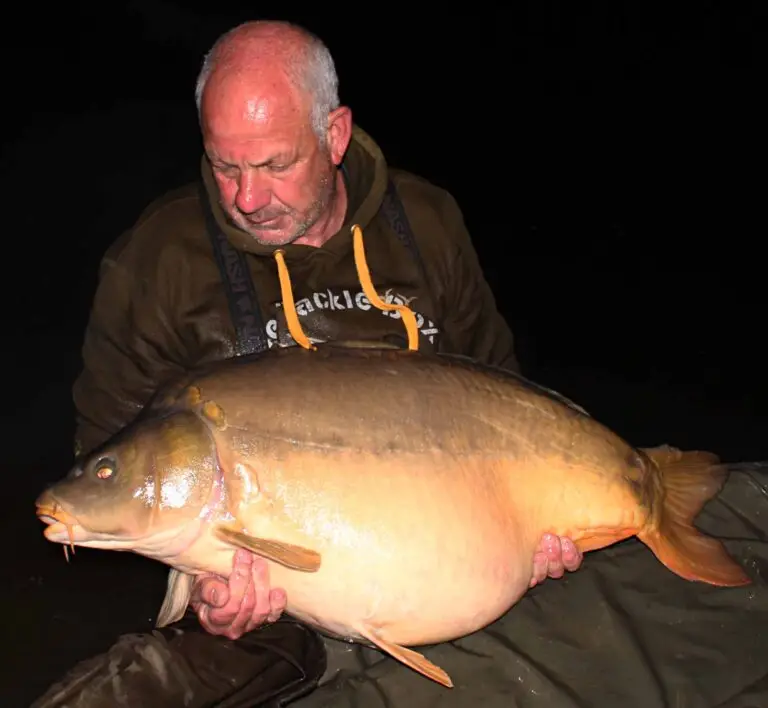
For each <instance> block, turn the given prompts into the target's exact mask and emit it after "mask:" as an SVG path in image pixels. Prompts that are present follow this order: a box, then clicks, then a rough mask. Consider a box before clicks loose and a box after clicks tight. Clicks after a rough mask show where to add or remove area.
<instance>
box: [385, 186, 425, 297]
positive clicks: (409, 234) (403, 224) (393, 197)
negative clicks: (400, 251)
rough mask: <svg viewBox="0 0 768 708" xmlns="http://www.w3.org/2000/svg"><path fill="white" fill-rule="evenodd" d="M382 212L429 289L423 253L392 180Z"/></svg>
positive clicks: (386, 192)
mask: <svg viewBox="0 0 768 708" xmlns="http://www.w3.org/2000/svg"><path fill="white" fill-rule="evenodd" d="M381 211H382V213H383V214H384V218H385V219H386V220H387V221H388V222H389V225H390V226H391V227H392V228H393V229H394V231H395V233H396V234H397V237H398V238H399V239H400V241H401V242H402V243H403V245H404V246H405V247H406V248H407V249H408V250H409V251H410V252H411V254H412V255H413V258H414V259H415V261H416V265H417V266H418V268H419V275H421V279H422V281H423V283H424V287H425V288H429V281H428V280H427V269H426V268H425V267H424V261H423V260H422V259H421V253H419V249H418V246H417V245H416V239H415V238H414V236H413V230H412V229H411V223H410V221H408V217H407V216H406V213H405V207H404V206H403V202H402V201H401V199H400V197H399V196H398V194H397V190H396V189H395V184H394V182H392V180H391V179H388V180H387V189H386V191H385V192H384V200H383V201H382V203H381Z"/></svg>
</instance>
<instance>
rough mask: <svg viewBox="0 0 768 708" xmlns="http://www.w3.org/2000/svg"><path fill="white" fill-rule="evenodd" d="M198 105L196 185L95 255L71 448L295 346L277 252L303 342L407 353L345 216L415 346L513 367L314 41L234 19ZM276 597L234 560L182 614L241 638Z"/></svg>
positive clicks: (462, 272)
mask: <svg viewBox="0 0 768 708" xmlns="http://www.w3.org/2000/svg"><path fill="white" fill-rule="evenodd" d="M196 96H197V103H198V110H199V116H200V125H201V129H202V135H203V142H204V148H205V156H204V158H203V160H202V166H201V170H202V184H203V186H204V189H203V190H202V191H198V190H197V188H196V187H195V186H194V185H193V186H190V187H187V188H183V189H181V190H178V191H176V192H173V193H171V194H169V195H166V196H165V197H163V198H162V199H160V200H159V201H157V202H156V203H154V204H153V205H151V206H150V207H149V208H148V209H147V210H146V211H145V212H144V214H142V216H141V217H140V219H139V220H138V223H137V224H136V225H135V227H134V228H133V229H132V230H131V231H130V232H129V233H128V234H126V235H124V236H123V237H122V238H121V239H119V240H118V241H117V242H116V243H115V244H114V245H113V246H112V248H111V249H110V250H109V251H108V253H107V254H106V256H105V258H104V260H103V264H102V268H101V274H100V283H99V287H98V291H97V294H96V297H95V301H94V305H93V309H92V314H91V319H90V322H89V324H88V328H87V331H86V335H85V343H84V347H83V358H84V369H83V371H82V374H81V375H80V377H79V378H78V380H77V382H76V384H75V387H74V400H75V403H76V407H77V414H78V428H77V449H78V450H79V451H81V452H85V451H88V450H90V449H92V448H93V447H94V446H96V445H98V444H99V443H101V442H102V441H103V440H105V439H106V438H107V437H109V436H110V435H111V434H113V433H115V432H116V431H118V430H119V429H120V428H121V427H122V426H124V425H125V424H126V423H128V422H129V421H130V420H131V419H132V418H133V417H134V416H135V415H136V414H137V413H138V412H139V411H140V410H141V408H142V407H143V406H144V405H145V403H146V402H147V401H148V399H149V398H150V396H151V395H152V393H153V392H154V391H155V390H156V389H157V388H158V387H159V386H161V385H163V384H164V383H166V382H168V381H169V380H171V379H173V378H174V377H175V376H177V375H179V374H181V373H182V372H184V371H185V370H188V369H189V368H192V367H195V366H197V365H199V364H202V363H204V362H209V361H213V360H217V359H223V358H227V357H231V356H234V355H237V354H239V353H243V352H245V351H254V350H258V349H259V348H264V347H270V346H290V345H295V342H294V341H293V340H292V338H291V336H290V334H289V332H288V330H287V327H286V324H285V318H284V316H283V314H282V310H281V308H280V286H279V280H278V275H277V271H276V267H275V262H274V259H273V254H274V251H275V249H277V248H281V249H283V251H284V255H285V260H286V263H287V264H288V266H289V268H290V275H291V280H292V284H293V290H294V299H295V301H296V302H297V305H298V306H299V307H298V308H297V309H298V311H299V315H300V316H301V325H302V328H303V329H304V331H305V332H306V333H307V334H308V335H309V336H310V338H311V339H313V340H314V341H323V340H330V339H333V340H361V339H366V340H373V341H388V342H393V343H396V344H401V345H402V344H403V335H404V329H403V325H402V321H401V320H400V319H399V318H398V317H396V316H395V317H393V316H392V313H382V312H381V311H379V310H377V309H375V308H372V307H371V306H370V303H369V302H368V301H367V299H366V298H365V297H364V296H363V294H362V293H361V289H360V284H359V282H358V277H357V272H356V269H355V264H354V258H353V253H352V238H351V234H350V227H351V226H352V225H354V224H359V225H360V226H361V228H362V229H363V232H364V235H365V244H366V257H367V262H368V264H369V266H370V268H371V272H372V277H373V279H374V283H375V286H376V289H377V292H378V293H379V294H380V296H381V297H389V298H391V301H393V302H400V303H409V306H410V307H411V309H413V310H414V312H416V313H417V317H418V321H419V329H420V334H419V337H420V342H419V346H420V348H421V349H422V350H427V351H445V352H455V353H460V354H464V355H467V356H471V357H474V358H476V359H478V360H480V361H483V362H486V363H489V364H493V365H498V366H503V367H506V368H509V369H513V370H517V369H518V364H517V361H516V358H515V354H514V348H513V337H512V333H511V332H510V330H509V328H508V326H507V325H506V323H505V322H504V320H503V318H502V316H501V315H500V314H499V312H498V311H497V309H496V305H495V302H494V298H493V295H492V293H491V290H490V288H489V286H488V285H487V283H486V282H485V279H484V277H483V275H482V272H481V270H480V266H479V263H478V259H477V256H476V254H475V251H474V248H473V246H472V243H471V240H470V237H469V235H468V233H467V231H466V228H465V226H464V222H463V218H462V214H461V212H460V210H459V208H458V206H457V205H456V203H455V201H454V200H453V198H452V197H451V196H450V195H449V194H447V193H446V192H445V191H443V190H441V189H438V188H437V187H435V186H433V185H431V184H429V183H427V182H426V181H424V180H422V179H420V178H418V177H415V176H413V175H411V174H408V173H405V172H402V171H398V170H394V169H392V168H389V167H388V166H387V164H386V161H385V159H384V156H383V155H382V154H381V151H380V150H379V148H378V146H377V145H376V144H375V142H374V141H373V140H372V139H371V138H370V137H369V136H368V135H367V134H366V133H365V132H364V131H363V130H362V129H360V128H359V127H357V126H355V125H353V121H352V114H351V111H350V109H349V108H348V107H346V106H342V105H340V104H339V100H338V95H337V78H336V74H335V69H334V64H333V61H332V59H331V56H330V54H329V53H328V50H327V49H326V47H325V46H324V45H323V44H322V43H321V42H320V41H319V40H318V39H317V38H315V37H313V36H311V35H310V34H309V33H307V32H305V31H304V30H302V29H300V28H297V27H294V26H291V25H287V24H284V23H277V22H257V23H248V24H246V25H243V26H240V27H238V28H236V29H234V30H232V31H231V32H229V33H228V34H226V35H225V36H223V37H222V38H221V39H220V40H219V41H218V42H217V43H216V45H215V46H214V47H213V49H212V50H211V52H210V53H209V55H208V56H207V58H206V60H205V63H204V65H203V68H202V71H201V73H200V77H199V80H198V85H197V91H196ZM404 224H405V226H404ZM242 254H245V255H242ZM238 259H240V260H238ZM227 263H229V264H230V265H229V267H228V266H227ZM233 263H234V264H235V265H237V264H238V263H240V264H241V265H243V268H245V269H247V272H246V273H242V272H241V273H240V274H239V276H237V277H240V276H245V278H242V277H240V280H238V282H237V284H236V285H237V287H238V288H240V295H242V292H246V293H247V289H246V290H243V288H247V285H248V284H250V283H252V284H253V293H252V300H251V301H250V305H249V307H250V308H251V309H250V311H248V312H246V313H245V315H246V316H247V317H249V318H251V319H250V320H248V322H250V325H251V329H250V331H249V332H247V331H246V330H247V329H248V323H246V324H242V322H243V321H244V320H242V317H241V316H242V315H243V312H242V311H241V310H242V308H240V309H238V308H239V305H240V304H241V303H242V302H243V300H242V299H241V297H240V295H233V297H232V298H231V299H230V300H229V301H228V299H227V294H228V292H230V293H232V292H234V290H237V288H235V289H234V290H232V289H231V290H229V291H228V289H227V286H228V280H229V281H231V279H232V267H231V265H232V264H233ZM236 275H237V274H236ZM229 285H231V282H230V283H229ZM239 317H240V318H241V319H240V320H238V318H239ZM238 321H240V322H241V324H242V326H241V327H240V328H238ZM254 321H256V325H254ZM534 560H535V562H534V573H533V577H532V580H531V584H532V585H534V584H535V583H537V582H541V581H542V580H544V578H546V577H547V576H550V577H560V576H562V574H563V570H564V568H565V569H569V570H575V569H576V568H577V567H578V566H579V564H580V562H581V556H580V554H579V553H578V552H577V550H576V548H575V546H574V544H573V543H572V542H571V541H570V540H568V539H558V538H557V537H549V536H548V537H545V538H544V539H542V545H541V548H540V552H539V553H538V554H537V556H536V558H535V559H534ZM286 599H287V598H286V595H285V592H284V591H283V590H282V589H279V588H271V589H270V587H269V577H268V570H267V566H266V562H265V561H263V560H261V559H259V558H256V557H253V556H251V555H249V554H247V553H243V552H238V553H237V554H236V556H235V560H234V566H233V572H232V575H231V576H230V577H229V578H228V579H224V578H219V577H216V576H206V577H202V578H198V579H197V581H196V584H195V588H194V591H193V602H192V605H193V607H194V608H195V610H196V613H197V616H198V618H199V621H200V623H201V624H202V626H203V627H205V629H206V630H207V631H208V632H209V633H210V634H220V635H224V636H226V637H228V638H231V639H235V638H238V637H241V636H242V635H243V634H245V633H247V632H249V631H251V630H252V629H254V628H255V627H257V626H259V625H261V624H263V623H265V622H267V623H271V622H275V621H276V620H277V619H278V617H280V615H281V614H282V611H283V610H284V608H285V606H286Z"/></svg>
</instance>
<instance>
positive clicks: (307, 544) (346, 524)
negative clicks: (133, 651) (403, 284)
mask: <svg viewBox="0 0 768 708" xmlns="http://www.w3.org/2000/svg"><path fill="white" fill-rule="evenodd" d="M105 460H106V461H107V462H108V463H109V464H108V465H107V466H110V465H111V466H112V467H114V468H115V470H116V474H113V475H112V477H110V478H109V479H106V480H103V479H100V478H99V477H98V476H96V474H95V472H96V470H98V469H100V467H99V466H100V465H101V466H103V465H104V461H105ZM78 469H81V470H82V473H79V472H77V471H74V472H73V473H71V475H70V479H69V480H66V481H64V482H62V483H60V485H59V486H54V487H52V488H51V489H49V490H47V491H46V492H44V494H43V495H41V497H40V499H38V506H39V514H40V515H41V516H48V517H52V516H55V515H56V514H55V513H53V512H54V511H55V510H58V513H59V515H60V517H61V518H64V519H65V521H67V522H68V523H69V524H70V525H71V526H73V529H72V533H73V536H74V542H75V544H78V543H79V544H80V545H91V546H97V547H102V548H113V549H118V550H133V551H135V552H138V553H142V554H143V555H148V556H150V557H153V558H156V559H158V560H161V561H163V562H165V563H167V564H168V565H170V566H171V567H172V568H173V569H174V570H173V571H172V572H171V574H170V576H169V592H168V594H167V596H166V602H165V603H164V606H163V608H162V611H161V613H160V617H159V622H160V623H167V622H169V621H173V620H174V619H175V618H177V617H178V616H179V615H180V613H183V611H184V609H185V608H186V604H187V602H188V599H189V590H190V588H191V582H190V577H191V575H194V574H196V573H200V572H204V571H214V572H218V573H221V574H224V575H227V574H228V573H229V571H230V568H231V562H232V554H233V552H234V548H235V547H236V546H238V545H239V546H243V547H246V548H249V549H250V550H253V551H254V552H257V553H259V554H261V555H263V556H264V557H266V558H268V559H269V560H270V561H271V567H270V574H271V578H272V582H273V584H274V585H275V586H280V587H284V588H285V589H286V591H287V595H288V608H287V611H288V612H289V613H290V614H293V615H294V616H296V617H298V618H300V619H303V620H304V621H306V622H308V623H311V624H314V625H315V626H317V627H318V628H320V629H321V630H323V631H326V632H328V633H331V634H334V635H336V636H341V637H345V638H349V639H352V640H355V641H364V642H367V643H371V644H373V645H376V646H378V647H379V648H381V649H382V650H384V651H387V652H389V653H390V654H392V655H393V656H395V657H396V658H398V659H400V660H401V661H404V662H405V663H407V664H408V665H410V666H412V667H413V668H415V669H417V670H419V671H422V672H423V673H425V674H426V675H428V676H430V677H431V678H433V679H434V680H437V681H440V682H441V683H444V684H445V685H451V683H450V678H449V677H448V676H447V675H445V673H444V672H443V671H442V670H441V669H439V667H435V666H433V665H431V664H430V663H429V662H428V661H427V660H426V659H424V657H422V656H421V655H419V654H416V653H415V652H412V651H410V650H408V649H406V648H405V647H406V646H418V645H421V644H431V643H436V642H440V641H447V640H451V639H455V638H457V637H460V636H463V635H465V634H468V633H471V632H472V631H476V630H477V629H480V628H482V627H483V626H485V625H487V624H489V623H490V622H492V621H494V620H495V619H497V618H498V617H499V616H500V615H501V614H503V613H504V612H506V611H507V610H508V609H509V608H510V607H511V606H512V605H514V603H515V602H517V601H518V600H519V599H520V597H522V595H523V594H524V593H525V592H526V590H527V589H528V583H529V580H530V576H531V569H532V559H533V555H534V552H535V550H536V546H537V544H538V541H539V539H540V538H541V535H542V534H543V533H545V532H550V533H555V534H557V535H560V536H569V537H571V538H573V539H574V541H575V542H576V543H577V545H578V546H579V547H580V549H581V550H585V551H586V550H594V549H597V548H601V547H604V546H606V545H610V544H611V543H614V542H616V541H618V540H621V539H623V538H628V537H630V536H634V535H638V537H639V538H640V539H641V540H642V541H644V542H645V543H647V544H648V545H649V546H650V547H651V549H652V550H653V551H654V553H656V554H657V556H658V557H659V558H660V560H661V561H662V562H664V563H665V564H666V565H667V566H668V567H669V568H670V569H671V570H673V571H675V572H677V573H678V574H680V575H682V576H683V577H687V578H689V579H698V580H704V581H706V582H712V583H715V584H721V585H740V584H744V583H746V582H748V578H747V577H746V575H745V574H744V572H743V570H741V569H740V568H739V566H738V565H737V564H736V563H735V562H734V561H732V560H731V559H730V558H728V556H727V555H726V554H725V551H724V550H723V549H722V546H721V545H720V544H719V542H717V541H715V540H713V539H708V538H705V537H703V536H702V535H701V534H700V533H699V532H698V531H696V530H695V529H693V527H692V525H691V522H692V520H693V517H694V516H695V514H696V513H697V512H698V510H699V509H700V508H701V506H702V505H703V504H704V503H705V502H706V501H707V500H708V499H709V498H710V497H711V496H713V495H714V494H716V493H717V491H718V490H719V486H720V485H721V484H722V481H723V479H724V474H725V472H724V471H723V469H722V467H721V466H718V460H717V459H716V458H715V457H714V456H712V455H709V454H708V453H698V452H694V453H680V452H679V451H675V450H672V449H671V448H666V447H663V448H657V449H654V450H637V449H635V448H633V447H632V446H630V445H629V444H628V443H626V442H625V441H624V440H622V439H621V438H619V437H618V436H617V435H615V434H614V433H613V432H612V431H610V430H609V429H608V428H606V427H605V426H603V425H601V424H600V423H599V422H598V421H596V420H595V419H593V418H591V417H590V416H589V415H588V414H586V413H585V412H584V411H583V410H582V409H580V408H579V407H578V406H576V405H574V404H572V403H571V402H570V401H568V400H567V399H564V398H563V397H562V396H559V395H558V394H556V393H554V392H551V391H548V390H547V389H543V388H542V387H539V386H536V385H535V384H532V383H531V382H528V381H526V380H525V379H523V378H522V377H519V376H517V375H513V374H511V373H510V372H503V371H499V370H494V369H491V368H488V367H483V366H480V365H477V364H474V363H472V362H469V361H467V360H464V359H462V358H458V357H444V356H442V357H434V356H430V355H423V354H417V353H415V352H408V351H395V350H389V349H383V350H375V349H360V350H348V349H344V348H339V347H321V348H319V349H318V351H316V352H308V351H305V350H302V349H298V348H290V349H285V350H273V351H272V352H269V353H268V354H266V355H258V356H257V357H251V358H249V359H247V360H235V361H232V362H227V363H222V364H217V365H214V366H212V367H210V368H209V369H208V370H207V371H202V372H198V373H195V374H193V375H190V376H189V377H187V378H186V379H185V380H184V381H181V382H179V384H178V385H177V386H175V387H173V388H172V389H170V390H169V391H167V392H165V393H163V394H161V395H159V396H158V397H157V399H156V400H155V401H153V403H152V404H151V405H150V406H148V407H147V410H146V412H145V413H144V414H143V415H142V416H141V417H140V419H139V420H137V421H136V423H135V424H134V425H132V426H129V427H128V428H127V429H126V430H125V431H123V432H122V433H121V434H120V435H118V436H116V438H115V439H113V440H112V441H110V442H108V443H107V444H106V445H105V446H102V448H100V449H99V450H97V451H95V452H94V453H92V454H91V455H90V456H89V457H88V458H86V460H84V461H83V462H82V463H81V465H80V466H79V467H78V468H76V470H78ZM163 492H165V493H163ZM62 514H63V516H61V515H62ZM75 522H76V523H75ZM46 535H47V537H48V538H49V539H50V540H53V541H58V542H66V533H65V532H64V528H63V526H62V525H61V524H52V525H51V526H49V527H48V529H47V530H46Z"/></svg>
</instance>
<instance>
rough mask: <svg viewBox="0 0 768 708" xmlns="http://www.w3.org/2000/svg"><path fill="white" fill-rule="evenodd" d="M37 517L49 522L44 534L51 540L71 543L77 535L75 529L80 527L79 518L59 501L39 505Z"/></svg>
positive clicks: (46, 522) (45, 522)
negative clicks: (65, 508)
mask: <svg viewBox="0 0 768 708" xmlns="http://www.w3.org/2000/svg"><path fill="white" fill-rule="evenodd" d="M37 518H38V519H40V521H42V522H43V523H44V524H47V527H46V529H45V530H44V531H43V535H44V536H45V537H46V538H47V539H48V540H49V541H58V542H59V543H70V542H72V541H73V539H74V536H75V529H77V528H80V523H79V522H78V520H77V519H76V518H75V517H74V516H73V515H72V514H70V513H69V512H68V511H65V510H64V509H63V508H62V507H61V505H60V504H59V503H58V502H57V501H52V502H46V503H43V504H38V505H37Z"/></svg>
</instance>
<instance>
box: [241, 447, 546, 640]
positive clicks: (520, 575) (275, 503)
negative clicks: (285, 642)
mask: <svg viewBox="0 0 768 708" xmlns="http://www.w3.org/2000/svg"><path fill="white" fill-rule="evenodd" d="M310 470H311V472H310ZM262 472H263V471H262ZM506 475H507V471H505V470H504V468H503V464H501V463H499V462H498V461H497V460H492V459H483V458H477V457H469V456H468V457H464V458H461V457H459V458H456V457H449V456H447V455H442V456H441V455H440V454H439V452H432V453H430V454H428V455H427V454H412V455H407V454H400V455H397V456H395V455H393V456H387V455H365V454H361V453H359V452H358V453H355V454H353V453H352V452H351V451H346V452H336V453H335V454H325V455H323V456H320V457H318V456H317V455H316V454H302V453H296V454H292V455H287V454H286V455H283V457H282V462H281V464H280V465H275V466H273V468H272V470H271V481H270V484H268V485H266V487H265V488H264V494H265V495H267V496H269V508H270V509H271V510H272V512H271V514H270V515H268V516H269V518H268V520H267V519H265V515H264V514H263V513H260V514H254V515H253V516H252V518H251V519H250V521H247V522H246V525H247V526H248V527H249V533H252V534H254V535H257V536H258V535H261V536H265V537H271V538H280V539H283V540H285V541H287V542H290V543H293V544H298V545H303V546H305V547H308V548H311V549H312V550H315V551H317V552H319V553H320V554H321V556H322V564H321V568H320V569H319V570H318V571H317V572H314V573H304V572H300V571H296V570H291V569H288V568H285V567H284V566H281V565H279V564H277V563H272V564H271V569H270V579H271V584H272V586H273V587H283V588H285V590H286V592H287V596H288V603H289V604H288V608H287V611H288V612H289V614H292V615H294V616H295V617H298V618H300V619H302V620H303V621H305V622H307V623H309V624H312V625H314V626H316V627H318V628H320V629H322V630H325V631H327V632H330V633H332V634H335V635H338V636H341V637H346V638H350V639H358V638H359V636H360V635H359V629H360V628H361V627H370V628H374V629H376V630H377V631H378V632H379V635H380V636H382V637H384V638H386V639H387V640H389V641H392V642H396V643H398V644H406V645H418V644H430V643H436V642H441V641H448V640H451V639H455V638H457V637H460V636H464V635H466V634H469V633H471V632H473V631H476V630H478V629H480V628H482V627H484V626H485V625H487V624H489V623H491V622H492V621H494V620H495V619H497V618H498V617H499V616H501V615H502V614H503V613H504V612H506V611H507V610H508V609H509V608H510V607H511V606H512V605H513V604H514V603H515V602H516V601H517V600H518V599H519V598H520V597H521V596H522V595H523V594H524V593H525V591H526V589H527V587H528V584H529V581H530V578H531V572H532V562H533V555H534V552H535V547H536V545H537V542H538V538H537V536H536V534H537V531H536V528H537V527H538V526H539V525H540V524H538V523H537V522H536V523H533V524H531V523H529V522H530V521H531V519H530V518H528V519H522V518H520V514H519V513H518V511H517V509H516V508H515V505H514V503H513V502H512V500H511V499H510V498H509V495H508V493H507V490H508V485H506V484H505V483H504V480H505V476H506ZM265 477H266V475H265V474H264V473H262V479H264V478H265ZM262 508H263V507H262Z"/></svg>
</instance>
